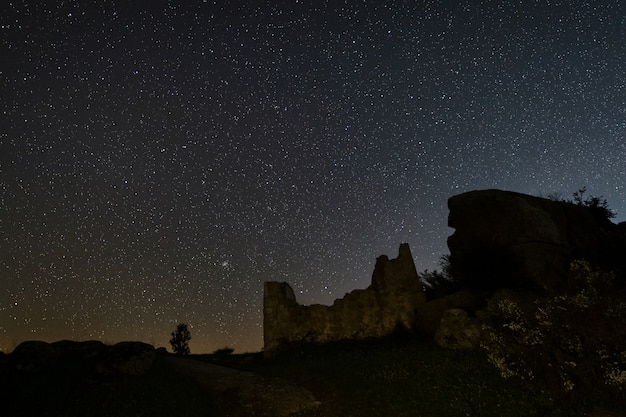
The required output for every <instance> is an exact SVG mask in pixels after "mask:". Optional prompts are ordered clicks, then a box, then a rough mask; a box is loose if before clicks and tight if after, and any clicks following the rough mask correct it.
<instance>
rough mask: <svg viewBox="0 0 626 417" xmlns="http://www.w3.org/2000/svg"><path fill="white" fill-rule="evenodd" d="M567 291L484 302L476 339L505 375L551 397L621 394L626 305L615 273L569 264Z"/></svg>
mask: <svg viewBox="0 0 626 417" xmlns="http://www.w3.org/2000/svg"><path fill="white" fill-rule="evenodd" d="M570 280H571V288H572V291H570V292H568V293H565V294H561V295H556V296H553V297H550V298H539V297H537V296H533V295H520V294H519V293H518V294H517V295H512V294H509V296H506V295H505V296H500V297H498V296H495V297H494V298H492V300H491V301H490V302H489V303H488V306H487V311H486V315H485V318H484V324H483V342H482V344H481V346H482V347H483V348H484V349H485V350H486V352H487V354H488V357H489V360H490V361H491V362H492V363H493V364H494V365H495V366H496V368H497V369H498V370H499V372H500V374H501V375H502V376H503V377H505V378H509V377H519V378H522V379H524V380H527V381H533V382H539V383H541V384H544V385H545V386H546V387H547V388H549V389H550V390H551V391H552V392H553V393H554V394H555V395H556V396H557V397H558V398H562V399H572V398H575V396H578V395H579V394H583V395H590V394H599V395H601V397H602V398H605V399H606V398H609V397H612V398H613V399H620V398H622V399H623V398H624V397H625V395H626V302H624V301H623V300H624V294H619V293H615V292H613V290H614V283H615V275H614V274H613V273H609V272H604V271H598V270H594V269H593V268H591V266H590V265H589V263H587V262H586V261H574V262H573V263H572V265H571V272H570Z"/></svg>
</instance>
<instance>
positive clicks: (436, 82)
mask: <svg viewBox="0 0 626 417" xmlns="http://www.w3.org/2000/svg"><path fill="white" fill-rule="evenodd" d="M478 3H479V2H477V1H459V2H452V1H378V0H376V1H374V0H368V1H334V0H333V1H323V2H322V1H304V0H299V1H297V0H291V1H224V2H221V1H220V2H212V1H202V2H201V1H167V2H166V1H157V0H154V1H128V0H125V1H117V2H112V1H69V0H68V1H56V2H53V1H43V2H41V1H23V0H22V1H19V0H18V1H12V2H9V1H3V2H2V6H0V48H1V49H0V83H1V84H0V88H1V90H0V111H1V119H0V120H1V123H0V349H4V350H10V349H11V348H12V347H14V346H15V344H16V343H18V342H20V341H23V340H31V339H38V340H46V341H55V340H60V339H75V340H89V339H99V340H102V341H105V342H108V343H112V342H118V341H121V340H142V341H145V342H148V343H152V344H155V345H156V346H166V347H168V348H169V344H168V340H169V334H170V333H171V332H172V331H173V330H174V328H175V327H176V324H177V323H178V322H185V323H189V325H190V330H191V334H192V340H191V343H190V347H191V351H192V353H194V352H195V353H202V352H212V351H213V350H215V349H217V348H221V347H224V346H230V347H233V348H235V349H236V350H237V351H256V350H259V349H260V348H261V346H262V296H263V281H268V280H279V281H288V282H289V283H290V284H291V285H292V287H293V288H294V291H295V292H296V296H297V297H298V301H299V302H301V303H304V304H310V303H322V304H330V303H331V302H332V300H334V299H335V298H339V297H342V296H343V295H344V294H345V293H346V292H349V291H351V290H353V289H355V288H365V287H366V286H368V285H369V283H370V279H371V273H372V270H373V267H374V263H375V259H376V257H377V256H378V255H381V254H387V255H389V256H390V257H395V256H396V255H397V251H398V246H399V244H400V243H402V242H408V243H409V244H410V245H411V249H412V252H413V255H414V257H415V263H416V266H417V269H418V271H423V270H424V269H430V270H432V269H433V268H435V267H436V265H437V261H438V259H439V257H440V256H441V255H443V254H446V253H448V249H447V247H446V238H447V237H448V236H449V235H450V234H452V232H453V230H452V229H450V228H448V227H447V215H448V211H447V207H446V202H447V199H448V198H449V197H450V196H452V195H455V194H459V193H462V192H465V191H469V190H474V189H484V188H501V189H507V190H512V191H518V192H523V193H528V194H532V195H540V194H541V195H548V194H551V193H560V194H561V195H562V196H563V197H565V198H569V197H571V195H572V193H573V192H574V191H576V190H578V189H579V188H581V187H583V186H586V187H587V189H588V192H589V193H590V194H592V195H596V196H597V195H601V196H603V197H604V198H606V199H607V200H608V203H609V206H610V208H612V209H614V210H615V211H617V212H618V216H617V218H616V219H614V220H615V221H624V220H626V184H625V179H626V41H625V39H626V3H624V2H622V1H620V0H615V1H588V2H584V1H572V2H560V1H530V0H528V1H526V0H524V1H516V2H512V1H511V2H495V1H494V2H491V1H484V2H481V3H482V4H478Z"/></svg>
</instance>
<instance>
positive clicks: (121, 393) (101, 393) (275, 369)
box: [0, 336, 621, 417]
mask: <svg viewBox="0 0 626 417" xmlns="http://www.w3.org/2000/svg"><path fill="white" fill-rule="evenodd" d="M168 357H171V358H173V357H174V355H168V354H166V353H163V352H161V353H159V354H158V355H157V357H156V360H155V362H154V364H153V366H152V368H151V369H150V370H149V371H148V372H147V373H146V374H144V375H139V376H136V375H117V376H103V375H95V374H90V373H89V372H86V371H85V369H81V368H78V367H72V366H65V367H62V368H56V369H50V370H46V371H42V372H37V373H24V372H20V371H17V370H8V371H7V369H6V368H5V369H4V371H3V372H2V375H0V376H1V377H2V378H1V380H0V381H1V382H0V403H1V404H2V409H1V413H0V415H2V416H6V417H13V416H38V417H39V416H66V417H72V416H81V417H82V416H106V417H115V416H120V417H122V416H151V417H159V416H163V417H165V416H167V417H172V416H176V415H179V416H189V417H194V416H204V417H210V416H231V417H240V416H246V415H247V414H245V413H244V414H238V413H239V412H235V413H234V414H233V409H234V408H232V407H225V406H224V405H225V404H229V402H228V399H226V400H225V399H224V398H221V396H223V395H230V396H231V397H232V398H237V397H238V395H237V393H235V392H230V391H229V392H226V393H224V392H221V393H219V394H214V393H212V392H210V391H208V390H207V387H206V386H201V385H200V384H198V382H197V381H196V380H195V379H194V378H192V377H190V376H183V375H181V374H179V373H177V372H175V371H174V369H173V368H171V367H170V362H169V360H168ZM188 358H189V359H193V360H196V361H199V364H198V365H199V366H200V365H201V363H200V362H210V363H213V364H217V365H222V366H226V367H230V368H234V369H239V370H245V371H253V372H256V373H258V374H260V375H263V376H268V377H279V378H282V379H284V380H287V381H290V382H292V383H295V384H297V385H299V386H302V387H304V388H307V389H308V390H310V391H311V392H312V393H313V394H314V396H315V397H316V399H317V400H319V402H320V405H319V406H317V407H316V408H314V409H310V410H308V411H304V412H301V413H299V414H297V416H296V417H313V416H317V417H321V416H323V417H344V416H345V417H347V416H354V417H368V416H376V417H385V416H389V417H391V416H394V417H395V416H397V417H401V416H419V417H430V416H432V417H435V416H436V417H446V416H450V417H458V416H472V417H481V416H484V417H495V416H507V417H510V416H520V417H521V416H523V417H528V416H555V417H558V416H570V417H577V416H580V417H583V416H588V415H593V416H594V417H609V416H610V417H614V416H620V415H621V414H610V413H604V412H602V413H596V414H589V413H590V412H591V410H593V409H596V410H597V406H598V405H603V406H605V405H606V404H600V400H599V399H597V398H595V399H594V398H589V397H587V398H580V399H578V400H577V401H571V400H570V401H567V402H563V401H557V400H554V399H552V398H551V394H550V393H548V391H546V390H544V389H542V388H541V386H539V385H538V384H532V383H528V382H527V381H522V380H521V379H515V378H509V379H503V378H502V377H501V376H500V373H499V372H498V370H497V369H496V368H495V367H494V366H493V365H492V364H491V363H490V362H489V361H488V360H487V357H486V354H485V353H484V352H483V351H479V350H478V351H454V350H445V349H441V348H439V347H438V346H437V345H436V344H435V343H434V342H432V341H430V340H422V339H418V338H416V337H414V336H403V337H395V338H387V339H376V340H367V341H345V342H337V343H332V344H327V345H321V346H314V345H309V346H300V347H295V348H291V349H289V350H287V351H284V352H282V353H280V354H278V355H276V356H275V357H272V358H264V357H263V354H262V353H252V354H230V353H226V352H220V353H216V354H212V355H190V356H188ZM268 395H269V393H268ZM279 397H280V396H279ZM279 397H278V398H275V399H272V401H274V400H275V401H278V402H280V401H281V398H279ZM613 409H614V410H615V409H619V407H618V406H615V405H613ZM254 415H256V414H254Z"/></svg>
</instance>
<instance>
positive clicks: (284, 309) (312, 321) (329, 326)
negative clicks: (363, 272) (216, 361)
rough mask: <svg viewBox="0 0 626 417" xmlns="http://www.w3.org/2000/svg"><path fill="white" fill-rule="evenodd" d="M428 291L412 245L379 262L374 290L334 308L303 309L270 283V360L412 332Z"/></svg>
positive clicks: (281, 286) (266, 301)
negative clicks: (310, 345) (291, 348)
mask: <svg viewBox="0 0 626 417" xmlns="http://www.w3.org/2000/svg"><path fill="white" fill-rule="evenodd" d="M424 302H425V296H424V292H423V289H422V286H421V283H420V281H419V277H418V274H417V270H416V269H415V264H414V262H413V255H412V254H411V250H410V249H409V245H408V244H407V243H403V244H402V245H400V250H399V254H398V257H397V258H395V259H391V260H390V259H389V258H388V257H387V256H385V255H383V256H380V257H378V259H377V260H376V266H375V267H374V272H373V274H372V283H371V285H370V286H369V287H368V288H366V289H364V290H354V291H352V292H350V293H348V294H346V295H345V297H344V298H341V299H338V300H336V301H335V302H334V303H333V305H331V306H324V305H319V304H315V305H311V306H303V305H300V304H298V302H297V301H296V297H295V295H294V293H293V290H292V289H291V287H290V286H289V284H287V283H285V282H266V283H265V287H264V297H263V336H264V342H265V347H264V351H265V353H266V355H271V354H273V353H274V352H276V351H277V350H279V349H280V348H281V347H283V346H287V345H292V344H297V343H303V342H316V343H323V342H329V341H333V340H341V339H363V338H367V337H380V336H385V335H389V334H391V333H392V332H394V331H395V330H396V329H398V328H402V327H404V328H407V329H412V328H413V327H414V324H415V310H416V308H417V306H419V305H420V304H423V303H424Z"/></svg>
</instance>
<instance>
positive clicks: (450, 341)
mask: <svg viewBox="0 0 626 417" xmlns="http://www.w3.org/2000/svg"><path fill="white" fill-rule="evenodd" d="M480 334H481V333H480V322H479V321H478V319H477V318H476V317H470V316H469V315H468V314H467V312H466V311H465V310H463V309H461V308H451V309H449V310H446V311H445V312H444V313H443V317H441V322H440V324H439V329H437V332H436V333H435V341H436V342H437V344H438V345H439V346H441V347H442V348H445V349H476V348H478V346H479V344H480Z"/></svg>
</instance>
